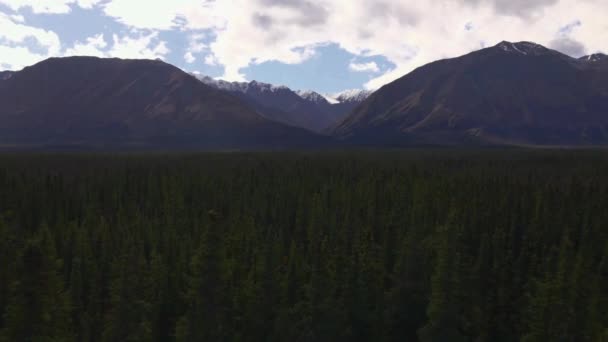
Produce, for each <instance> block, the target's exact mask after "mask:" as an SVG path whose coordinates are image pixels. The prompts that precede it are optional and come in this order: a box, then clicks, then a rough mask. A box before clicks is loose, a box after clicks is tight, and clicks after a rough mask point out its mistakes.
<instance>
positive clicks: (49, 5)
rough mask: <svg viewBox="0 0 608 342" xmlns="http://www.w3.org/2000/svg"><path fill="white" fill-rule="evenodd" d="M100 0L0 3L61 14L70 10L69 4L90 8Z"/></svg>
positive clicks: (4, 0)
mask: <svg viewBox="0 0 608 342" xmlns="http://www.w3.org/2000/svg"><path fill="white" fill-rule="evenodd" d="M101 1H102V0H49V1H45V0H0V4H3V5H5V6H8V7H9V8H11V9H12V10H13V11H18V10H20V9H22V8H30V9H31V10H32V12H34V13H52V14H61V13H68V12H70V10H71V8H70V6H72V5H74V6H80V7H82V8H92V7H93V6H95V5H97V4H98V3H100V2H101Z"/></svg>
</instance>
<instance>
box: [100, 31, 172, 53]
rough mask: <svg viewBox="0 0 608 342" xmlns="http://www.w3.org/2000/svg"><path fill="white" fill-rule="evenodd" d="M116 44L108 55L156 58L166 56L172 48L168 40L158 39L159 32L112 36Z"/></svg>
mask: <svg viewBox="0 0 608 342" xmlns="http://www.w3.org/2000/svg"><path fill="white" fill-rule="evenodd" d="M112 40H113V42H114V44H113V45H112V48H111V49H110V50H109V51H108V55H109V56H112V57H117V58H139V59H156V58H161V59H162V58H164V57H165V55H167V54H168V53H169V52H170V50H169V48H168V47H167V42H164V41H160V40H158V32H153V33H150V34H141V35H140V36H138V37H130V36H122V37H120V36H118V35H116V34H114V35H113V36H112Z"/></svg>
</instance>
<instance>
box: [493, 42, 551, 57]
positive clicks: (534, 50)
mask: <svg viewBox="0 0 608 342" xmlns="http://www.w3.org/2000/svg"><path fill="white" fill-rule="evenodd" d="M496 48H498V49H501V50H502V51H504V52H507V53H515V54H520V55H525V56H538V55H541V54H543V53H546V52H547V51H549V49H547V48H546V47H544V46H542V45H539V44H536V43H532V42H525V41H524V42H516V43H513V42H508V41H502V42H500V43H498V44H497V45H496Z"/></svg>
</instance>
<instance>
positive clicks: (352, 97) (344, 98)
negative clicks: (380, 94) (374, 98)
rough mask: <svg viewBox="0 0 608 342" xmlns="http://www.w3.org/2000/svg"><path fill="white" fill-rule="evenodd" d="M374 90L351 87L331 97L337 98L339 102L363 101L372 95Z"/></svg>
mask: <svg viewBox="0 0 608 342" xmlns="http://www.w3.org/2000/svg"><path fill="white" fill-rule="evenodd" d="M371 94H372V91H370V90H363V89H350V90H345V91H343V92H340V93H337V94H334V95H332V96H331V97H332V98H334V99H336V100H337V101H338V102H339V103H352V102H359V103H360V102H363V101H365V100H366V99H367V98H368V97H369V96H370V95H371Z"/></svg>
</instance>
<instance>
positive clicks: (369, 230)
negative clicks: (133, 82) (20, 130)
mask: <svg viewBox="0 0 608 342" xmlns="http://www.w3.org/2000/svg"><path fill="white" fill-rule="evenodd" d="M0 265H1V267H0V312H1V313H2V314H1V315H0V341H7V342H8V341H11V342H12V341H43V342H46V341H294V342H296V341H608V155H607V154H606V153H605V152H604V151H578V150H577V151H574V150H573V151H527V150H526V151H522V150H479V151H473V150H469V151H455V150H441V149H437V150H407V151H385V152H377V151H367V152H349V151H347V152H324V153H306V152H298V153H278V152H277V153H270V152H269V153H209V154H183V155H176V154H167V155H160V154H148V155H128V154H120V155H110V154H106V155H70V154H54V155H52V154H36V155H34V154H14V155H11V154H4V155H2V156H0Z"/></svg>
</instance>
